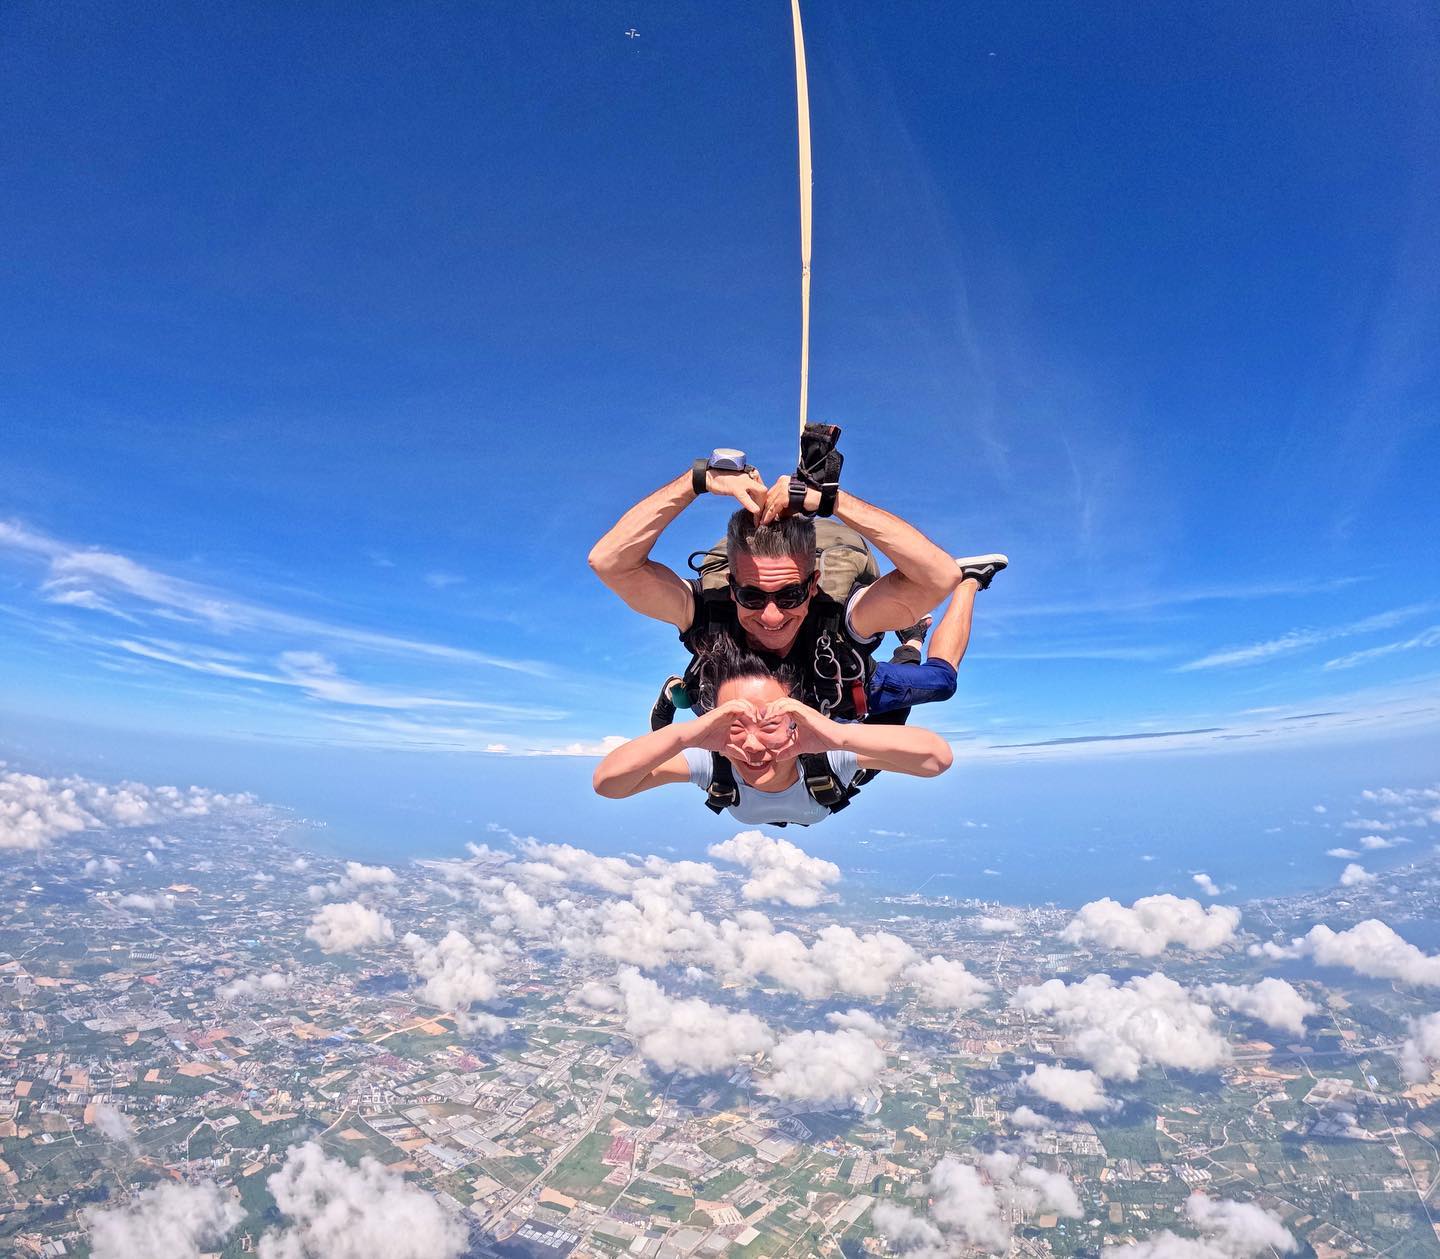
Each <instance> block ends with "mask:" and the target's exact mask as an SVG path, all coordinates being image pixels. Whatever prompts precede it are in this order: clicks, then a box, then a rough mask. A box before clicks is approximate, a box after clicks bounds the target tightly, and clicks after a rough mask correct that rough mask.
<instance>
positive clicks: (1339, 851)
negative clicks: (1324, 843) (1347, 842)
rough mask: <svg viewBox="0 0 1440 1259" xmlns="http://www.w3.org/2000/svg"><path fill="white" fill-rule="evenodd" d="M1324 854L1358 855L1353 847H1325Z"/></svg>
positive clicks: (1332, 855) (1330, 855) (1331, 855)
mask: <svg viewBox="0 0 1440 1259" xmlns="http://www.w3.org/2000/svg"><path fill="white" fill-rule="evenodd" d="M1325 855H1326V856H1327V857H1358V856H1359V855H1360V854H1359V853H1358V852H1356V851H1355V850H1354V849H1353V848H1327V849H1326V850H1325Z"/></svg>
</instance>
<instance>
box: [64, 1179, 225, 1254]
mask: <svg viewBox="0 0 1440 1259" xmlns="http://www.w3.org/2000/svg"><path fill="white" fill-rule="evenodd" d="M244 1218H245V1212H244V1211H242V1210H241V1209H240V1205H239V1203H237V1202H235V1201H234V1199H232V1198H231V1197H230V1195H229V1194H227V1193H225V1191H224V1190H222V1189H221V1188H220V1187H219V1186H218V1185H215V1184H211V1183H205V1184H199V1185H185V1184H173V1183H166V1184H160V1185H156V1186H155V1187H154V1188H153V1189H146V1190H145V1191H144V1192H142V1193H139V1194H136V1195H135V1196H134V1197H133V1198H131V1199H130V1201H129V1202H127V1203H126V1204H125V1205H124V1206H119V1207H114V1208H111V1209H109V1210H94V1209H92V1210H88V1211H84V1212H82V1213H81V1219H82V1220H83V1222H84V1223H85V1225H86V1226H87V1227H88V1228H89V1229H90V1253H91V1255H92V1256H93V1259H141V1256H150V1255H165V1256H166V1259H200V1255H201V1253H202V1251H203V1252H208V1251H211V1250H215V1249H218V1248H219V1246H220V1243H221V1242H223V1241H224V1240H225V1237H226V1236H227V1234H229V1232H230V1230H231V1229H233V1228H234V1227H235V1225H237V1224H238V1223H240V1221H241V1220H242V1219H244Z"/></svg>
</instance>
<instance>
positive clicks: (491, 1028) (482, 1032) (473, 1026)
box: [455, 1010, 510, 1040]
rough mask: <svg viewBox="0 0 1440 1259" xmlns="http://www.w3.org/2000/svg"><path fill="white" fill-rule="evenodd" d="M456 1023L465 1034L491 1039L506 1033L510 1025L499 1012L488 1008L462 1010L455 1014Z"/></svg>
mask: <svg viewBox="0 0 1440 1259" xmlns="http://www.w3.org/2000/svg"><path fill="white" fill-rule="evenodd" d="M455 1025H456V1026H457V1027H458V1028H459V1029H460V1031H461V1033H462V1034H463V1035H465V1036H481V1037H484V1038H486V1039H489V1040H494V1039H496V1038H497V1037H500V1036H503V1035H505V1033H506V1032H507V1031H509V1030H510V1025H509V1024H508V1023H507V1022H505V1020H504V1019H502V1018H501V1017H500V1016H499V1015H498V1014H491V1013H489V1012H488V1011H486V1010H460V1011H458V1012H457V1013H456V1015H455Z"/></svg>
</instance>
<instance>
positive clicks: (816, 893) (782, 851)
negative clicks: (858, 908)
mask: <svg viewBox="0 0 1440 1259" xmlns="http://www.w3.org/2000/svg"><path fill="white" fill-rule="evenodd" d="M709 853H710V856H712V857H715V858H717V859H719V860H721V861H730V862H733V863H734V864H735V865H737V866H744V867H745V869H747V870H749V871H750V879H749V880H748V881H747V882H746V884H745V886H744V887H743V888H742V889H741V895H743V896H744V897H745V899H746V900H749V901H775V902H777V903H780V904H783V905H795V906H798V907H800V908H810V907H812V906H814V905H818V904H819V903H820V902H821V901H822V900H824V899H826V897H827V895H828V892H827V888H828V885H829V884H831V883H835V882H837V881H838V880H839V878H840V867H839V866H837V865H836V864H835V863H834V862H833V861H824V860H822V859H821V858H819V857H812V856H810V855H809V854H808V853H806V852H805V851H804V849H802V848H800V847H798V846H797V845H795V844H792V843H791V842H790V841H789V840H788V839H773V838H771V837H770V836H769V835H766V834H764V833H763V832H761V831H741V832H740V833H739V834H738V835H736V836H735V837H734V838H733V839H727V840H726V841H725V842H724V843H723V844H711V845H710V848H709Z"/></svg>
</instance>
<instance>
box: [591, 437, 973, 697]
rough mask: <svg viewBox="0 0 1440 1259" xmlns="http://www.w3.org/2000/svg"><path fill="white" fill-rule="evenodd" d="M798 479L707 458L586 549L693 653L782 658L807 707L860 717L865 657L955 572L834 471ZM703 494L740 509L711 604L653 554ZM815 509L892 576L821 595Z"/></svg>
mask: <svg viewBox="0 0 1440 1259" xmlns="http://www.w3.org/2000/svg"><path fill="white" fill-rule="evenodd" d="M812 427H815V426H812ZM836 431H837V432H838V430H836ZM831 446H832V447H833V439H832V441H831ZM832 457H833V458H835V459H838V454H836V455H834V456H832ZM797 481H798V473H797V477H782V478H780V479H779V480H777V481H776V482H775V484H774V485H773V486H770V487H769V488H767V487H766V485H765V482H764V480H763V479H762V478H761V476H760V474H759V473H758V472H757V471H756V470H755V469H754V468H751V467H749V466H747V465H746V464H745V462H744V456H743V454H740V453H739V452H736V451H716V452H715V454H714V455H712V456H711V457H710V459H709V460H708V461H707V460H697V461H696V464H695V466H694V467H693V468H692V469H691V470H690V471H688V472H685V473H683V474H681V475H680V476H678V477H676V478H675V479H674V480H673V481H671V482H669V483H668V484H666V485H664V486H662V487H661V488H660V489H658V490H656V491H655V492H654V493H653V494H651V495H649V496H648V497H647V498H645V499H643V500H642V501H641V502H639V503H637V504H636V505H635V506H634V507H632V508H631V509H630V510H629V511H627V512H626V513H625V514H624V515H623V516H622V517H621V518H620V520H619V521H618V522H617V523H616V524H615V525H614V527H613V528H611V529H610V531H609V532H608V533H606V534H605V536H604V537H603V538H601V539H600V541H599V542H597V543H596V544H595V547H594V548H593V549H592V550H591V552H590V566H591V567H592V568H593V569H594V570H595V572H596V574H597V575H598V576H599V578H600V580H601V581H603V582H604V583H605V584H606V585H607V586H609V587H610V589H611V590H613V591H615V593H616V594H618V595H619V596H620V597H621V598H622V599H623V600H624V601H625V602H626V603H627V604H628V605H629V606H630V607H631V608H633V609H634V610H635V611H637V612H640V613H642V614H643V615H645V616H649V617H653V618H655V619H656V620H658V621H665V622H668V623H669V624H671V625H673V626H675V628H676V629H678V630H679V631H680V636H681V641H682V642H683V643H685V645H686V647H687V648H688V649H689V650H690V651H691V653H692V655H693V654H694V652H695V651H696V650H697V649H698V645H699V643H700V641H701V639H702V638H706V637H709V636H711V635H713V634H715V633H717V632H719V633H725V634H728V635H729V636H731V637H732V638H734V639H735V640H736V641H737V643H739V644H740V645H742V646H745V647H748V648H749V649H750V650H751V651H753V652H755V653H756V654H757V655H758V656H759V657H760V658H761V660H762V661H763V662H764V663H765V664H766V665H768V666H769V667H771V668H772V669H777V668H779V667H780V666H782V665H784V664H786V663H789V664H790V665H791V666H792V668H793V669H794V670H795V672H796V673H797V674H798V690H797V698H799V699H801V700H803V701H804V702H805V703H806V704H807V705H809V706H811V707H814V708H816V709H817V710H818V711H819V712H820V713H821V714H823V715H825V716H828V717H834V718H838V719H842V720H856V719H859V718H863V717H864V716H865V713H866V708H867V698H866V687H867V683H868V681H869V679H870V676H871V674H872V673H873V669H874V666H873V663H872V661H871V659H870V658H871V656H872V655H873V653H874V651H875V649H876V647H878V646H879V644H880V640H881V638H882V637H883V635H884V633H885V631H886V630H893V629H899V628H901V627H902V626H910V625H913V624H915V623H916V622H917V621H919V620H920V618H921V617H922V616H923V615H925V614H926V613H928V612H929V611H930V610H931V609H932V608H934V607H936V606H937V605H939V604H940V603H941V602H942V601H943V600H944V599H945V597H946V596H947V595H948V594H950V592H951V591H952V590H954V589H955V587H956V585H957V584H959V582H960V581H961V578H962V574H961V572H960V569H959V568H958V567H957V566H956V564H955V561H954V560H953V559H952V558H951V557H950V556H948V555H946V554H945V552H944V551H942V550H941V549H940V548H939V547H938V546H936V545H935V544H934V543H933V542H931V541H930V540H929V539H928V538H926V537H925V536H924V535H923V534H922V533H920V531H919V530H918V529H916V528H914V527H913V526H912V525H910V524H907V523H906V522H905V521H903V520H901V519H900V518H899V517H897V516H893V515H891V514H890V513H889V512H887V511H883V510H882V509H880V508H878V507H874V506H872V505H871V504H869V503H866V502H864V501H862V500H861V499H858V498H856V497H855V496H854V495H853V494H849V493H847V492H846V491H844V490H841V489H839V487H838V466H836V467H834V471H833V479H829V480H827V481H825V482H823V483H815V482H813V481H812V483H811V484H808V485H807V484H805V483H803V482H798V483H797ZM705 493H709V494H717V495H722V496H726V497H729V498H733V499H735V500H736V501H737V502H738V503H739V504H740V505H741V508H742V510H740V511H738V512H736V513H735V514H734V516H732V517H731V520H730V526H729V531H728V534H727V539H726V550H727V557H728V561H729V586H728V590H727V591H725V592H722V593H720V594H719V595H718V597H709V596H707V595H706V594H704V593H703V592H702V590H701V583H699V582H690V581H686V580H685V579H684V578H682V577H680V576H679V574H677V573H675V572H674V571H673V570H671V569H669V568H667V567H666V566H665V565H663V564H660V563H658V562H657V561H655V560H653V559H651V558H650V552H651V550H652V548H653V547H654V545H655V543H656V542H657V541H658V540H659V538H660V535H661V534H662V533H663V532H664V531H665V529H666V527H667V526H668V525H669V524H670V523H671V522H672V521H673V520H674V519H675V518H676V517H677V516H678V515H679V514H680V513H681V512H682V511H684V510H685V508H686V507H688V506H689V505H690V504H691V503H693V502H694V501H695V500H696V499H697V498H698V497H699V496H700V495H701V494H705ZM817 512H819V513H822V514H826V515H829V514H833V515H835V516H836V517H838V518H839V519H840V520H841V521H842V522H843V523H844V524H846V525H848V526H850V528H852V529H854V530H855V532H856V533H858V534H859V535H860V536H861V537H862V538H864V539H865V540H866V541H867V542H868V543H869V544H870V545H871V546H872V547H873V548H874V549H875V550H877V551H879V552H880V553H881V554H882V555H884V556H885V557H886V558H887V559H889V560H890V561H891V563H893V564H894V566H895V568H894V571H892V572H889V573H886V574H884V575H883V576H881V577H879V578H878V579H877V580H875V581H874V582H871V583H870V584H868V585H863V586H859V587H858V588H856V589H853V590H851V591H850V592H849V593H848V595H847V596H846V597H845V599H844V601H843V602H839V601H837V600H835V599H832V598H830V597H829V596H828V595H826V594H825V593H824V592H823V591H822V590H820V589H819V585H818V573H817V570H816V545H815V525H814V521H813V519H811V515H812V514H813V513H817Z"/></svg>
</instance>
